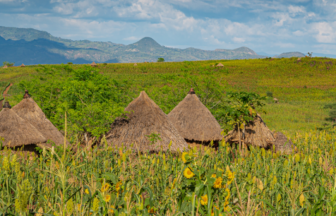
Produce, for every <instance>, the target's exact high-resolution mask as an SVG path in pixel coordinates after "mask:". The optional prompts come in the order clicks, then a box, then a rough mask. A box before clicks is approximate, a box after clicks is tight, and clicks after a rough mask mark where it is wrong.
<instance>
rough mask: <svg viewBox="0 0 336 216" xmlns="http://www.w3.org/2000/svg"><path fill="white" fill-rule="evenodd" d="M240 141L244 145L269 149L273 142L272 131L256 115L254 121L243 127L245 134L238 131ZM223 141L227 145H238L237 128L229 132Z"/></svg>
mask: <svg viewBox="0 0 336 216" xmlns="http://www.w3.org/2000/svg"><path fill="white" fill-rule="evenodd" d="M240 137H241V141H243V142H244V143H245V144H246V145H252V146H258V147H263V148H271V147H272V146H273V144H274V142H275V137H274V135H273V133H272V131H271V130H270V129H269V128H268V127H267V126H266V124H265V122H264V121H263V120H262V118H261V117H260V115H259V114H258V115H257V116H256V117H255V119H254V121H251V122H249V123H248V124H247V125H246V126H245V132H244V133H243V132H242V131H240ZM225 141H226V142H229V143H239V136H238V128H235V129H234V130H232V131H230V132H229V133H228V134H227V135H226V136H225Z"/></svg>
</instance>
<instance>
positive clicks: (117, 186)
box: [115, 182, 122, 192]
mask: <svg viewBox="0 0 336 216" xmlns="http://www.w3.org/2000/svg"><path fill="white" fill-rule="evenodd" d="M121 185H122V183H121V182H118V183H117V184H116V186H115V188H116V191H117V192H119V191H120V188H121Z"/></svg>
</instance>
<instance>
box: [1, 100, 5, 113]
mask: <svg viewBox="0 0 336 216" xmlns="http://www.w3.org/2000/svg"><path fill="white" fill-rule="evenodd" d="M4 100H5V99H2V100H0V111H1V110H2V107H3V101H4Z"/></svg>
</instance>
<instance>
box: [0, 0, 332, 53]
mask: <svg viewBox="0 0 336 216" xmlns="http://www.w3.org/2000/svg"><path fill="white" fill-rule="evenodd" d="M335 14H336V0H311V1H309V0H291V1H286V0H277V1H262V0H82V1H78V0H0V25H1V26H11V27H24V28H35V29H39V30H44V31H48V32H49V33H51V34H52V35H54V36H58V37H62V38H68V39H73V40H80V39H88V40H95V41H111V42H114V43H122V44H130V43H134V42H136V41H137V40H139V39H141V38H142V37H145V36H149V37H152V38H153V39H155V40H156V41H157V42H158V43H160V44H161V45H165V46H168V47H177V48H187V47H195V48H200V49H207V50H214V49H218V48H220V49H234V48H238V47H241V46H247V47H249V48H251V49H253V50H254V51H257V52H266V53H270V54H279V53H281V52H288V51H300V52H303V53H307V52H315V53H325V54H336V16H335Z"/></svg>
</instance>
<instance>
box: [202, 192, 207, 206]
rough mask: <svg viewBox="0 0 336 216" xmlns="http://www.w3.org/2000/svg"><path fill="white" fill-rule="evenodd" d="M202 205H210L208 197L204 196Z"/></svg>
mask: <svg viewBox="0 0 336 216" xmlns="http://www.w3.org/2000/svg"><path fill="white" fill-rule="evenodd" d="M201 204H202V205H207V204H208V195H206V194H205V195H203V196H201Z"/></svg>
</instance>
